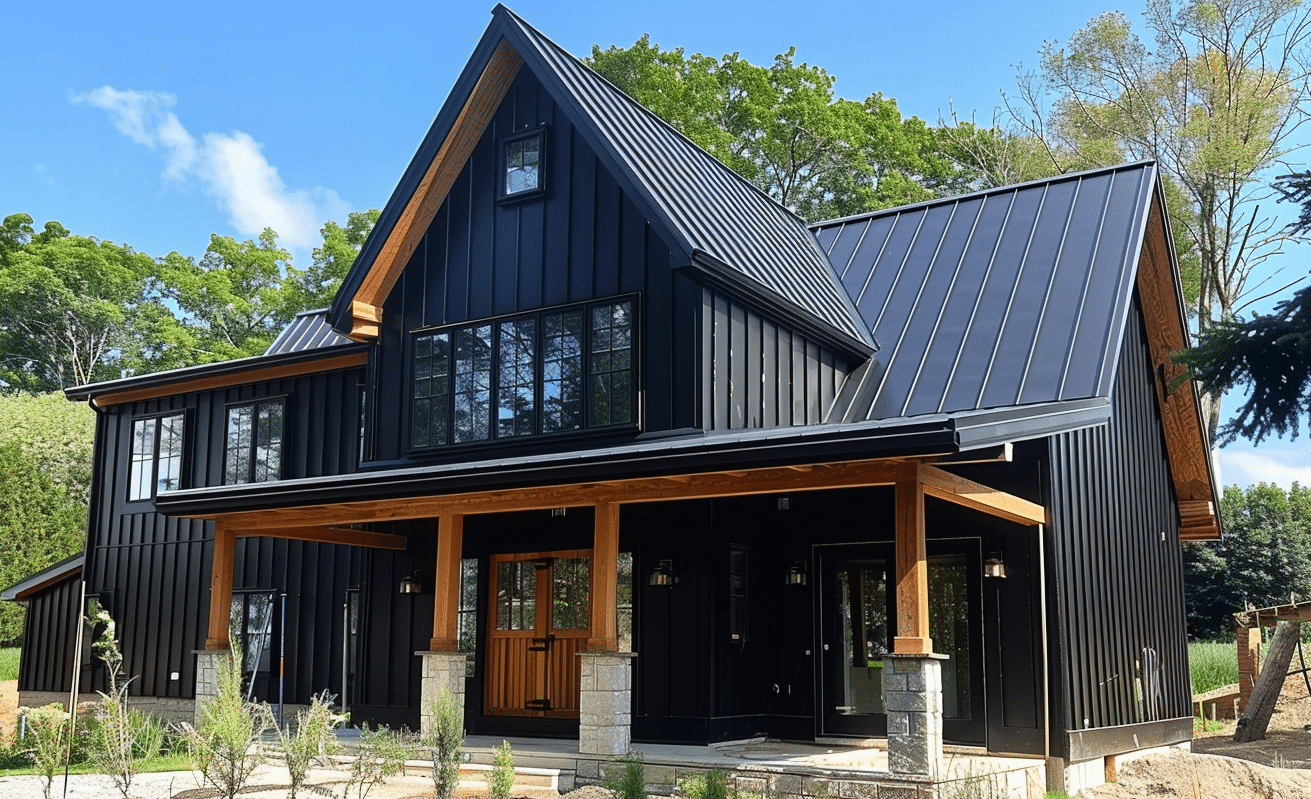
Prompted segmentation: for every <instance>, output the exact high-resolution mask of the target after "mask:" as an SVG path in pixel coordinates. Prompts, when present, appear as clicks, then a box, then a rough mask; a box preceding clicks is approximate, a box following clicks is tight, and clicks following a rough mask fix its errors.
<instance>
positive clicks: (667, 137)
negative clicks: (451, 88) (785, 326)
mask: <svg viewBox="0 0 1311 799" xmlns="http://www.w3.org/2000/svg"><path fill="white" fill-rule="evenodd" d="M494 13H496V14H498V16H499V15H501V14H503V15H504V17H505V19H506V20H507V21H508V22H509V23H510V25H511V27H512V28H514V29H517V30H518V32H519V33H520V34H521V38H522V41H519V40H518V39H519V38H520V37H513V38H511V44H513V45H515V49H516V50H518V51H519V53H520V55H521V56H522V57H523V58H524V60H525V62H526V63H530V64H531V65H532V66H533V67H535V68H534V73H535V74H536V75H537V76H538V79H539V80H542V81H543V82H544V83H547V84H548V85H550V84H552V83H557V84H558V86H559V87H560V88H561V89H563V91H556V92H553V94H554V96H556V99H557V102H559V103H560V104H561V105H562V106H563V107H565V108H566V109H576V110H577V112H579V113H581V114H582V115H584V116H585V117H586V122H587V124H585V125H580V126H579V127H580V129H581V130H583V131H584V135H586V132H587V130H588V128H591V129H593V130H595V131H597V132H598V133H599V134H600V137H601V138H600V141H599V142H596V143H594V146H595V145H597V144H599V145H600V146H596V149H597V152H598V155H601V156H602V157H603V158H604V157H605V155H607V154H609V155H611V156H613V161H614V166H616V167H618V169H617V170H616V172H618V173H619V174H620V175H622V174H624V173H627V174H628V175H629V176H630V179H629V180H628V181H625V182H626V183H627V187H628V188H630V189H632V190H633V191H634V192H636V193H637V194H639V195H640V200H644V201H645V204H646V205H647V206H648V207H650V208H651V209H652V210H654V211H655V212H656V213H657V214H659V216H660V217H662V218H663V219H664V220H665V222H666V224H667V225H668V227H669V228H670V230H671V231H672V232H673V233H674V234H675V235H676V236H678V237H680V238H681V239H682V242H680V243H681V245H682V247H683V249H684V255H685V256H686V257H688V258H689V260H693V259H694V257H695V255H696V254H697V253H698V252H700V253H705V254H707V255H709V256H710V259H709V261H708V262H707V261H705V260H699V259H698V260H699V265H700V266H703V267H708V268H710V269H712V270H713V269H727V270H730V271H731V272H735V273H736V274H729V275H727V277H729V278H736V279H745V280H747V281H749V282H750V283H754V284H755V285H757V286H760V287H763V288H764V289H767V290H768V291H769V292H770V293H772V294H773V295H774V296H775V297H776V298H777V299H778V300H779V301H781V302H783V303H787V304H791V305H795V306H797V307H798V308H800V309H801V310H802V311H804V312H806V313H808V314H810V315H812V316H814V317H815V318H816V319H818V320H820V321H822V322H823V323H824V324H825V325H827V326H829V327H831V328H832V329H833V330H835V331H838V332H839V333H841V334H843V335H845V336H850V337H852V338H854V339H856V341H858V342H861V343H863V344H865V345H866V346H869V347H872V346H873V341H872V340H871V339H870V337H869V331H868V330H867V329H866V328H865V327H864V326H862V325H861V324H860V322H859V317H858V316H857V315H856V313H855V309H854V308H853V307H852V305H851V300H850V298H849V297H848V296H847V294H846V292H845V291H844V290H843V289H842V286H841V284H840V283H839V282H838V280H837V275H836V274H835V273H834V271H833V268H832V267H831V266H830V265H829V261H828V258H827V256H826V255H825V253H824V252H823V251H822V250H821V249H820V248H819V247H818V246H817V245H816V242H815V239H814V237H813V236H812V235H811V233H810V231H809V230H808V229H807V228H806V225H805V223H804V222H803V221H802V220H801V219H800V218H798V217H797V216H796V215H795V214H793V213H792V212H790V211H789V210H787V209H786V208H784V207H783V206H781V205H779V204H778V203H777V202H775V201H774V200H773V199H771V198H770V197H768V196H767V195H765V194H764V193H762V192H761V191H760V190H759V189H757V188H756V187H755V186H754V185H752V184H751V183H750V182H749V181H747V180H746V179H744V178H742V177H741V176H739V175H738V174H736V173H735V172H733V171H732V170H731V169H729V168H728V167H726V166H724V165H723V164H722V163H720V162H719V161H718V160H717V159H716V158H715V157H714V156H712V155H710V154H709V153H707V152H706V151H705V150H702V149H701V148H700V147H698V146H697V145H696V144H694V143H693V142H692V141H690V140H689V139H688V138H687V137H685V136H683V135H682V134H681V133H679V132H678V131H677V130H675V129H674V128H673V127H671V126H670V125H669V124H668V123H666V122H665V121H664V120H662V119H660V118H659V117H658V116H656V115H655V114H653V113H651V112H650V111H648V110H647V109H646V108H645V107H643V106H642V105H641V104H640V103H638V102H637V101H636V100H634V99H632V98H631V97H629V96H628V95H626V94H624V93H623V92H622V91H620V90H619V89H618V88H616V87H615V86H614V85H613V84H611V83H610V82H609V81H607V80H606V79H604V78H602V77H601V76H600V75H598V74H597V73H596V72H594V71H592V70H591V69H590V68H589V67H587V66H586V65H585V64H583V63H582V62H581V61H579V60H578V59H576V58H574V57H573V56H572V55H570V54H569V53H567V52H565V51H564V50H563V49H562V48H561V47H560V46H559V45H557V44H555V43H554V42H552V41H551V40H550V39H548V38H546V37H545V36H543V35H542V34H541V33H539V32H538V31H536V30H535V29H533V28H532V26H530V25H528V24H527V23H526V22H524V21H523V20H522V19H520V18H519V17H517V16H516V15H514V14H513V13H512V12H510V11H508V10H507V9H505V8H504V7H503V6H498V7H497V9H496V11H495V12H494ZM521 45H522V46H521ZM539 65H540V67H544V68H545V69H542V68H538V67H539ZM635 199H638V198H635ZM716 262H717V263H716Z"/></svg>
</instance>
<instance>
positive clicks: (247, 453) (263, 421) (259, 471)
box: [223, 398, 283, 485]
mask: <svg viewBox="0 0 1311 799" xmlns="http://www.w3.org/2000/svg"><path fill="white" fill-rule="evenodd" d="M282 430H283V403H282V399H281V398H278V399H271V400H263V401H261V402H251V403H248V404H245V405H232V406H230V407H229V408H228V439H227V450H226V453H225V457H224V475H223V482H224V483H225V484H227V485H235V484H237V483H263V482H267V481H269V480H278V479H281V477H282Z"/></svg>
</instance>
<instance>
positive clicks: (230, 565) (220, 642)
mask: <svg viewBox="0 0 1311 799" xmlns="http://www.w3.org/2000/svg"><path fill="white" fill-rule="evenodd" d="M236 555H237V537H236V535H234V534H233V532H232V530H231V529H230V528H229V527H228V526H227V525H226V524H225V523H224V522H223V521H221V520H220V521H216V522H214V561H213V563H212V564H211V566H212V570H211V573H210V578H209V629H208V631H206V634H205V649H209V650H227V649H231V648H232V644H231V641H230V639H229V637H228V633H229V631H228V627H229V626H230V625H231V621H230V617H231V614H232V572H233V569H235V568H236Z"/></svg>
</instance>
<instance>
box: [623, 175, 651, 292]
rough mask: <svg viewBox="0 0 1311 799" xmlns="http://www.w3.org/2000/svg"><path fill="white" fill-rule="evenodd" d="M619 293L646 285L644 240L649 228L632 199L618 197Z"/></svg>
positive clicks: (624, 196) (639, 288) (637, 289)
mask: <svg viewBox="0 0 1311 799" xmlns="http://www.w3.org/2000/svg"><path fill="white" fill-rule="evenodd" d="M620 199H621V201H622V204H621V207H620V217H621V227H620V247H619V288H618V290H619V292H630V291H640V290H641V289H642V288H643V287H644V286H645V284H646V270H647V269H648V266H647V263H646V252H647V247H646V239H647V235H648V234H650V226H649V225H648V224H647V221H646V219H645V218H644V217H643V216H642V214H641V212H640V211H638V210H637V206H636V205H634V204H633V200H632V198H630V197H629V196H628V195H626V194H623V195H621V197H620Z"/></svg>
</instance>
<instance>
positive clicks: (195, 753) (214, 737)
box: [182, 641, 273, 799]
mask: <svg viewBox="0 0 1311 799" xmlns="http://www.w3.org/2000/svg"><path fill="white" fill-rule="evenodd" d="M216 672H217V673H216V676H215V679H216V682H217V684H216V685H215V694H214V696H211V697H210V698H209V699H207V700H205V703H204V704H203V705H201V707H200V720H199V722H198V723H197V725H196V726H195V727H192V726H191V725H189V724H184V725H183V726H182V729H183V733H184V737H185V739H186V742H187V751H188V752H189V753H190V755H191V763H192V765H193V766H195V768H196V770H197V771H199V772H200V773H201V776H202V777H203V778H204V781H205V782H207V783H209V784H210V785H212V786H214V787H215V788H216V789H218V791H219V793H220V794H222V795H223V796H224V797H227V799H233V797H235V796H236V795H237V794H238V793H239V792H240V791H241V789H242V788H244V787H245V786H246V782H247V781H248V780H249V779H250V775H251V772H253V771H254V770H255V767H256V766H258V765H259V764H260V763H261V762H262V760H263V757H262V755H261V753H260V751H259V748H258V747H257V746H256V745H255V744H256V743H257V742H258V741H259V739H260V737H261V736H262V735H263V734H264V733H265V732H266V731H268V730H270V729H272V727H273V716H272V714H271V713H270V712H269V709H268V707H266V706H265V705H257V704H254V703H252V702H247V701H246V696H245V694H244V693H243V692H242V690H241V678H242V674H241V650H240V648H239V647H238V646H237V644H236V642H235V641H234V642H233V643H232V650H231V651H230V652H226V653H224V655H223V657H221V658H220V662H219V666H218V669H217V670H216Z"/></svg>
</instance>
